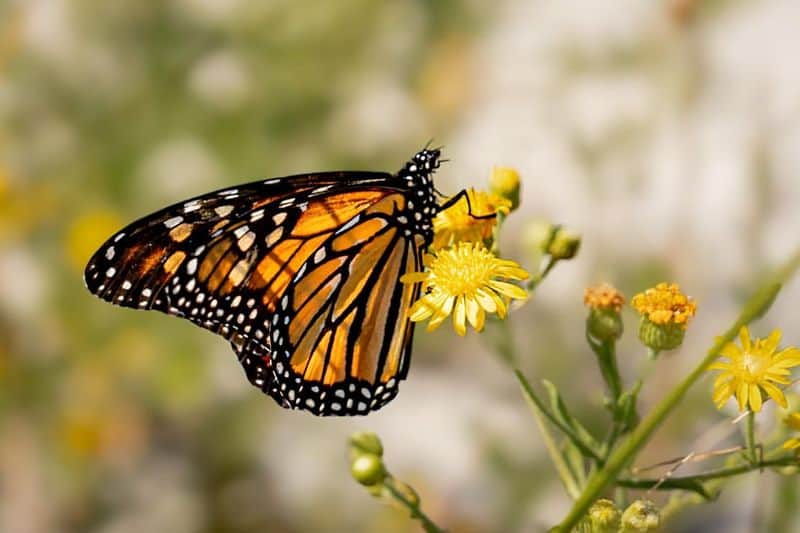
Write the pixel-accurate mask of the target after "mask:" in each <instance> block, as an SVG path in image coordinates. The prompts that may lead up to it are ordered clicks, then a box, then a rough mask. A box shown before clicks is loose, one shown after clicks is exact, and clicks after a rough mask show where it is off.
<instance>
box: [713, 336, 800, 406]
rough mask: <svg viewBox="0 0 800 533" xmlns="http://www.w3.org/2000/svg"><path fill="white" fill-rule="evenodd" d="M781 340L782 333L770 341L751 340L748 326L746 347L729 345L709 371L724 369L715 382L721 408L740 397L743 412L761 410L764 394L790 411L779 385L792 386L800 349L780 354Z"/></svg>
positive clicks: (743, 342)
mask: <svg viewBox="0 0 800 533" xmlns="http://www.w3.org/2000/svg"><path fill="white" fill-rule="evenodd" d="M780 340H781V332H780V330H777V329H776V330H775V331H773V332H772V333H770V335H769V337H767V338H766V339H751V338H750V332H749V331H748V330H747V327H746V326H743V327H742V329H740V330H739V341H740V342H741V344H742V347H741V348H740V347H739V346H737V345H736V343H733V342H729V343H728V344H726V345H725V346H724V347H723V348H722V350H721V351H720V355H721V356H722V357H723V358H727V361H725V360H724V359H723V360H720V361H717V362H716V363H713V364H711V365H710V366H709V367H708V369H709V370H722V373H721V374H720V375H719V376H717V379H715V380H714V393H713V396H712V397H713V400H714V403H715V404H716V405H717V408H718V409H719V408H721V407H722V406H723V405H725V402H727V401H728V399H729V398H730V397H731V396H736V400H737V401H738V402H739V411H744V410H745V409H747V408H748V406H749V408H750V409H752V410H753V411H754V412H756V413H757V412H758V411H760V410H761V404H762V403H763V396H762V391H763V392H765V393H766V394H767V395H768V396H769V397H770V398H772V399H773V400H775V402H776V403H777V404H778V405H780V406H781V407H783V408H784V409H785V408H786V406H787V404H786V397H785V396H784V395H783V391H782V390H781V389H779V388H778V387H777V386H776V385H775V384H776V383H777V384H779V385H788V384H789V378H788V376H789V375H790V373H791V372H790V371H789V369H790V368H792V367H794V366H798V365H800V350H798V349H797V348H794V347H789V348H784V349H783V350H780V351H777V349H778V343H779V342H780Z"/></svg>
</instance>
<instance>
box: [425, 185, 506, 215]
mask: <svg viewBox="0 0 800 533" xmlns="http://www.w3.org/2000/svg"><path fill="white" fill-rule="evenodd" d="M462 199H464V200H466V201H467V212H468V213H469V216H471V217H472V218H474V219H476V220H486V219H489V218H495V217H496V216H497V214H496V213H491V214H488V215H476V214H475V213H473V212H472V202H470V201H469V194H467V190H466V189H461V191H459V192H458V194H456V195H455V196H453V197H452V198H450V199H449V200H447V201H446V202H445V203H443V204H442V205H441V206H440V207H439V210H440V211H444V210H445V209H448V208H450V207H453V206H454V205H455V204H457V203H458V202H460V201H461V200H462Z"/></svg>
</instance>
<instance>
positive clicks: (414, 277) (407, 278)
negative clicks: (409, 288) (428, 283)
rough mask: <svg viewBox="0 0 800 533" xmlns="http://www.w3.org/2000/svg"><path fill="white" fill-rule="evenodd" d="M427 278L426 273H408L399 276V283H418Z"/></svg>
mask: <svg viewBox="0 0 800 533" xmlns="http://www.w3.org/2000/svg"><path fill="white" fill-rule="evenodd" d="M428 277H429V274H428V273H427V272H409V273H407V274H403V275H402V276H400V281H401V282H402V283H418V282H420V281H425V280H427V279H428Z"/></svg>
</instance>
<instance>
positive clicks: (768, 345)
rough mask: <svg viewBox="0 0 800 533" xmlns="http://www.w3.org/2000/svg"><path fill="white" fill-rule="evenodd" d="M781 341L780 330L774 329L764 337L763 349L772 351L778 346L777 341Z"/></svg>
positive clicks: (768, 351)
mask: <svg viewBox="0 0 800 533" xmlns="http://www.w3.org/2000/svg"><path fill="white" fill-rule="evenodd" d="M779 342H781V330H779V329H774V330H772V333H770V334H769V337H767V338H766V339H764V349H765V350H766V352H767V353H774V352H775V350H776V349H777V348H778V343H779Z"/></svg>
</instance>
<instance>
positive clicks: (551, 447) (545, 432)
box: [531, 406, 581, 500]
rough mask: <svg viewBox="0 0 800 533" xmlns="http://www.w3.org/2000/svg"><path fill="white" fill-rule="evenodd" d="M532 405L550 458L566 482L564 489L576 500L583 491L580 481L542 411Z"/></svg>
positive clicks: (559, 475)
mask: <svg viewBox="0 0 800 533" xmlns="http://www.w3.org/2000/svg"><path fill="white" fill-rule="evenodd" d="M531 407H532V408H531V411H532V412H533V416H534V418H536V425H537V426H539V431H540V432H541V433H542V439H543V440H544V445H545V448H547V453H548V454H549V455H550V460H551V461H552V462H553V466H554V467H555V469H556V472H557V473H558V477H559V478H561V482H562V483H563V484H564V489H565V490H566V491H567V494H569V496H570V497H571V498H572V499H573V500H575V499H577V498H578V496H580V493H581V490H580V487H578V482H577V481H576V480H575V476H573V475H572V471H571V470H570V468H569V465H567V462H566V461H565V460H564V457H563V456H562V455H561V452H560V451H559V449H558V445H557V444H556V441H555V439H554V438H553V434H552V433H551V432H550V429H549V428H548V427H547V424H545V421H544V418H542V413H541V412H540V411H539V410H538V409H535V408H533V406H531Z"/></svg>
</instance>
